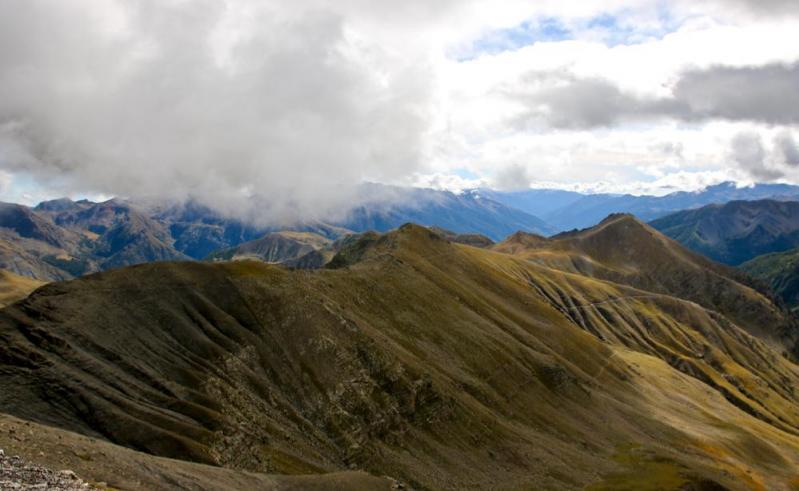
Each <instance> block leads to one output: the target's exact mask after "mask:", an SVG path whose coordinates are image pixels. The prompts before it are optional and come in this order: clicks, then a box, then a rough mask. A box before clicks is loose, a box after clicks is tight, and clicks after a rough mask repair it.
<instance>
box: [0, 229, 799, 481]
mask: <svg viewBox="0 0 799 491" xmlns="http://www.w3.org/2000/svg"><path fill="white" fill-rule="evenodd" d="M342 256H346V257H345V258H343V259H342V258H341V257H342ZM334 263H336V264H337V266H338V268H337V269H326V270H320V271H313V272H307V271H291V270H287V269H284V268H280V267H276V266H270V265H266V264H263V263H260V262H250V261H238V262H231V263H222V264H204V263H160V264H148V265H141V266H134V267H129V268H124V269H119V270H114V271H109V272H105V273H100V274H95V275H92V276H89V277H86V278H82V279H79V280H75V281H71V282H68V283H57V284H51V285H48V286H46V287H44V288H41V289H39V290H38V291H37V292H36V293H35V294H34V295H33V296H31V297H29V298H28V299H27V300H25V301H23V302H21V303H18V304H16V305H15V306H12V307H10V308H7V309H5V310H3V311H0V375H2V376H0V410H2V411H5V412H8V413H11V414H13V415H15V416H18V417H22V418H26V419H32V420H34V421H38V422H41V423H45V424H49V425H53V426H57V427H60V428H65V429H69V430H73V431H77V432H79V433H84V434H88V435H94V436H96V437H98V438H101V439H107V440H109V441H111V442H114V443H117V444H122V445H125V446H128V447H131V448H133V449H137V450H142V451H145V452H149V453H153V454H156V455H160V456H167V457H173V458H180V459H189V460H193V461H196V462H202V463H210V464H214V465H221V466H224V467H228V468H233V469H246V470H250V471H257V472H265V473H273V474H274V473H279V474H314V473H325V472H333V471H339V470H342V469H348V468H355V469H363V470H366V471H368V472H370V473H372V474H374V475H377V476H382V475H388V476H391V477H393V478H397V479H399V480H401V481H403V482H406V483H408V484H410V485H412V486H413V487H418V488H432V489H441V488H449V489H462V488H489V487H490V488H497V489H520V488H521V489H541V488H543V489H547V488H549V489H580V488H583V487H585V486H588V485H591V486H593V489H619V487H620V486H619V483H623V484H624V486H627V487H629V488H633V489H635V488H636V486H640V485H642V483H644V482H646V483H656V484H657V483H660V485H661V486H662V487H663V488H666V489H671V488H673V489H677V488H679V487H681V486H690V485H699V484H697V483H717V484H718V485H723V486H725V487H727V488H729V489H757V488H758V487H762V488H766V489H768V488H775V487H776V488H778V487H781V486H784V485H785V484H786V483H788V482H789V481H790V480H791V479H795V478H796V477H797V476H798V475H799V467H797V464H796V463H797V462H799V437H797V436H796V433H797V429H799V414H797V409H796V408H797V403H796V400H795V398H796V397H797V396H796V395H794V394H799V390H797V389H799V374H798V373H797V368H796V365H793V364H792V363H790V362H788V361H787V360H785V359H783V358H781V357H780V356H779V354H778V353H776V352H774V351H773V350H772V349H770V348H769V347H768V346H767V345H766V344H764V343H762V342H760V341H758V340H757V339H756V338H753V337H752V336H750V335H749V334H747V333H746V332H745V331H744V330H742V329H740V328H739V327H737V326H736V325H735V323H733V322H731V321H729V320H727V319H726V318H725V317H723V316H722V315H720V314H714V313H712V312H708V311H707V310H705V309H703V308H701V307H700V306H698V305H696V304H694V303H691V302H686V301H684V300H680V299H677V298H674V297H671V296H666V295H662V294H653V293H651V292H644V291H642V290H636V289H633V288H630V287H626V286H622V285H619V284H615V283H609V282H605V281H601V280H598V279H593V278H589V277H585V276H579V275H575V274H571V273H564V272H562V271H558V270H554V269H550V268H547V267H543V266H540V265H536V264H532V263H530V262H528V261H525V260H523V259H520V258H516V257H513V256H509V255H507V254H501V253H498V252H492V251H486V250H483V249H478V248H474V247H469V246H465V245H460V244H452V243H450V242H448V241H446V240H444V239H443V238H441V237H440V236H439V235H437V234H435V233H433V232H431V231H429V230H427V229H424V228H421V227H417V226H413V225H408V226H403V227H402V228H401V229H399V230H398V231H396V232H392V233H389V234H385V235H382V236H378V235H367V236H364V237H361V238H359V239H355V240H354V241H353V242H351V243H349V244H348V245H347V246H345V247H344V248H343V249H342V250H341V252H340V255H339V259H338V260H334ZM676 395H679V396H676ZM0 443H1V442H0ZM624 486H622V487H624Z"/></svg>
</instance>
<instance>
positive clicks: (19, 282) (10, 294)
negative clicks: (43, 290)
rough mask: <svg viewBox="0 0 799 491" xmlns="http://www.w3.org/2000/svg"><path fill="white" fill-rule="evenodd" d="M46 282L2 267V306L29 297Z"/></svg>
mask: <svg viewBox="0 0 799 491" xmlns="http://www.w3.org/2000/svg"><path fill="white" fill-rule="evenodd" d="M42 285H44V282H42V281H39V280H34V279H32V278H27V277H25V276H19V275H16V274H14V273H11V272H9V271H6V270H3V269H0V308H3V307H5V306H6V305H10V304H12V303H14V302H16V301H17V300H21V299H23V298H25V297H27V296H28V295H29V294H30V292H32V291H33V290H35V289H37V288H39V287H40V286H42Z"/></svg>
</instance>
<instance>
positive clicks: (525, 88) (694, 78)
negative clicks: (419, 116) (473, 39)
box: [508, 63, 799, 129]
mask: <svg viewBox="0 0 799 491" xmlns="http://www.w3.org/2000/svg"><path fill="white" fill-rule="evenodd" d="M508 95H509V96H510V97H512V98H516V99H517V100H519V101H520V102H522V103H523V104H525V105H526V106H527V110H526V111H524V112H523V113H522V114H521V115H517V116H516V117H515V119H514V121H515V123H516V124H517V125H519V124H521V125H524V124H530V123H532V124H534V125H536V126H541V125H544V126H549V127H552V128H559V129H591V128H601V127H611V126H615V125H620V124H625V123H630V122H633V123H634V122H640V121H656V120H664V119H673V120H679V121H689V122H696V121H707V120H727V121H749V122H756V123H766V124H774V125H780V124H797V123H799V112H797V111H795V108H796V107H799V63H797V64H793V65H785V64H769V65H763V66H758V67H724V66H714V67H710V68H706V69H695V70H689V71H685V72H683V73H682V74H681V75H680V77H679V79H678V80H677V82H676V83H675V84H674V87H673V89H672V91H671V94H670V95H669V96H664V97H653V96H651V95H647V96H640V95H636V94H633V93H630V92H627V91H624V90H622V89H621V88H619V87H618V86H616V85H614V84H613V83H611V82H610V81H607V80H603V79H601V78H580V77H577V76H575V75H573V74H569V73H557V72H551V73H539V72H531V73H528V74H527V75H526V76H525V78H524V81H523V83H522V84H521V87H519V88H515V89H513V90H510V91H508Z"/></svg>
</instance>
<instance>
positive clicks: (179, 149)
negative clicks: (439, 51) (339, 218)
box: [0, 0, 431, 220]
mask: <svg viewBox="0 0 799 491" xmlns="http://www.w3.org/2000/svg"><path fill="white" fill-rule="evenodd" d="M406 54H407V53H399V54H397V53H394V52H391V51H390V50H388V49H387V48H386V45H384V44H375V43H373V42H370V41H369V40H368V39H366V38H364V37H363V36H359V35H358V32H357V31H356V30H354V29H353V27H352V26H351V25H350V24H348V18H347V17H346V16H345V12H340V11H335V10H331V9H328V8H326V7H325V6H324V4H323V3H322V2H319V3H318V5H317V4H316V2H307V4H304V5H302V6H295V7H292V8H288V7H284V6H283V5H282V4H281V3H279V2H264V3H258V2H236V1H230V2H222V1H211V0H202V1H177V0H167V1H163V2H161V1H158V2H148V1H144V2H113V1H89V0H82V1H75V2H62V1H60V0H30V1H28V0H10V1H7V2H2V4H0V93H2V94H3V97H2V99H0V168H2V169H5V170H6V171H7V172H27V173H31V174H33V175H35V176H38V177H39V178H40V179H43V180H47V179H50V178H54V177H58V178H59V179H61V180H69V181H70V182H72V185H73V186H74V187H76V188H82V189H85V190H99V191H103V192H107V193H113V194H117V195H124V196H132V197H138V196H142V195H147V196H153V197H159V198H171V199H178V200H179V199H184V198H187V197H192V198H194V199H197V200H200V201H202V202H204V203H206V204H210V205H213V206H215V207H217V208H219V209H222V210H223V211H230V212H240V211H241V209H245V208H248V207H250V206H251V203H253V202H254V201H253V200H252V199H251V198H252V197H253V196H257V197H259V198H260V199H259V203H260V204H259V209H258V210H248V211H251V212H252V213H257V214H258V215H260V216H262V217H267V218H268V219H274V220H293V219H295V218H297V217H299V216H304V217H306V216H309V215H311V216H313V215H318V214H320V213H322V211H323V210H328V209H330V208H336V207H341V206H344V205H345V204H346V203H347V202H348V201H349V200H350V199H351V193H352V192H353V191H354V188H355V186H356V185H357V184H358V183H359V182H360V181H361V180H363V179H375V180H391V179H392V178H394V177H396V176H398V175H407V174H408V173H410V172H412V171H413V170H414V169H415V168H416V167H417V166H418V164H419V161H420V158H421V155H422V152H423V148H422V147H423V141H422V137H423V135H424V133H425V131H426V125H427V120H428V115H427V114H426V112H427V111H428V108H429V100H428V99H429V97H430V86H429V80H430V79H431V76H430V73H429V66H428V65H427V62H426V59H425V57H424V56H422V55H420V56H418V57H416V58H409V57H405V55H406Z"/></svg>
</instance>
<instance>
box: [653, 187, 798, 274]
mask: <svg viewBox="0 0 799 491" xmlns="http://www.w3.org/2000/svg"><path fill="white" fill-rule="evenodd" d="M651 225H652V226H653V227H655V228H656V229H658V230H660V231H661V232H663V233H664V234H666V235H668V236H669V237H671V238H673V239H675V240H677V241H679V242H680V243H682V244H683V245H685V246H686V247H688V248H690V249H692V250H694V251H697V252H699V253H701V254H704V255H706V256H708V257H710V258H712V259H714V260H716V261H720V262H723V263H727V264H732V265H737V264H741V263H742V262H745V261H748V260H749V259H752V258H754V257H757V256H760V255H762V254H767V253H770V252H781V251H785V250H788V249H792V248H794V247H797V246H799V202H796V201H774V200H761V201H732V202H730V203H727V204H725V205H710V206H706V207H703V208H700V209H698V210H687V211H682V212H678V213H674V214H672V215H669V216H666V217H663V218H660V219H658V220H655V221H653V222H652V223H651Z"/></svg>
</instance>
